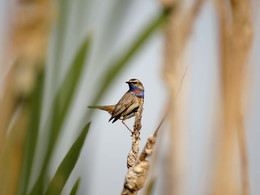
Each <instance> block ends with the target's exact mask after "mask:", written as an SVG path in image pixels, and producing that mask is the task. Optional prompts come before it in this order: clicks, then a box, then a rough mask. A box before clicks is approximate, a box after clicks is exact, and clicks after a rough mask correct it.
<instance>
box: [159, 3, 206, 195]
mask: <svg viewBox="0 0 260 195" xmlns="http://www.w3.org/2000/svg"><path fill="white" fill-rule="evenodd" d="M203 2H204V1H203V0H197V1H196V2H195V3H194V5H193V6H192V7H191V8H190V9H189V10H187V9H186V8H184V7H183V1H177V0H176V1H166V0H161V3H162V4H163V6H166V7H168V6H172V5H173V4H175V6H176V10H175V12H172V14H171V16H170V17H169V21H168V23H167V25H166V26H165V41H164V42H165V44H164V45H165V46H164V47H165V48H164V65H163V77H164V79H165V82H166V85H167V87H168V91H169V104H168V105H167V107H168V108H169V113H168V120H170V138H169V139H170V140H169V143H170V144H169V151H168V157H167V160H166V166H165V169H166V170H165V172H166V181H167V183H166V186H165V188H164V189H165V192H164V194H169V195H170V194H176V195H177V194H185V190H184V184H185V182H186V181H185V180H186V179H187V178H186V177H185V170H186V167H185V166H186V164H187V162H186V161H187V152H186V150H185V148H186V147H185V145H186V139H187V138H186V137H185V136H186V135H185V127H184V124H185V122H184V121H185V120H186V119H185V109H184V108H185V104H186V103H185V101H186V98H185V97H186V94H185V93H183V90H182V91H181V92H180V93H179V87H180V86H182V82H183V75H185V67H184V65H183V54H184V50H185V46H186V43H187V41H188V39H189V36H190V34H191V31H192V27H193V24H194V21H195V19H196V16H197V15H198V13H199V11H200V8H201V5H202V4H203ZM184 91H185V89H184Z"/></svg>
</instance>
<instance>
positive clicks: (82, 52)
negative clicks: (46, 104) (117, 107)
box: [30, 36, 91, 195]
mask: <svg viewBox="0 0 260 195" xmlns="http://www.w3.org/2000/svg"><path fill="white" fill-rule="evenodd" d="M90 42H91V36H87V37H86V38H85V40H84V41H83V43H82V44H81V46H80V47H79V49H78V51H77V52H76V55H75V57H74V60H73V61H72V65H71V67H70V69H69V70H68V72H67V74H66V76H65V78H64V80H63V82H62V84H61V86H60V88H59V89H58V91H57V95H56V96H55V98H54V102H53V106H52V110H51V112H50V114H51V115H50V117H51V127H50V129H49V130H48V131H49V132H48V134H49V135H50V137H49V140H48V141H49V143H48V144H47V152H46V156H45V158H44V163H43V167H42V169H41V172H40V176H39V177H38V179H37V181H36V183H35V185H34V187H33V189H32V191H31V192H30V194H31V195H34V194H43V184H44V181H45V176H46V170H47V167H48V164H49V161H50V158H51V155H52V153H53V150H54V147H55V145H56V142H57V139H58V136H59V135H60V132H61V128H62V124H63V122H64V119H65V117H66V116H67V113H68V110H69V107H70V105H71V102H72V100H73V97H74V94H75V91H76V88H77V86H78V82H79V79H80V77H81V73H82V72H83V68H84V64H85V62H86V60H87V57H88V54H89V48H90Z"/></svg>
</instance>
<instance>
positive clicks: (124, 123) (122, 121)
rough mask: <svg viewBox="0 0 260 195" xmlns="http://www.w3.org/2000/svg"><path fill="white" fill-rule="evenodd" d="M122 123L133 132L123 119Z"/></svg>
mask: <svg viewBox="0 0 260 195" xmlns="http://www.w3.org/2000/svg"><path fill="white" fill-rule="evenodd" d="M122 123H123V124H124V125H125V126H126V128H127V129H128V130H129V131H130V132H131V133H132V134H133V131H132V130H131V129H130V128H129V127H128V126H127V125H126V124H125V121H124V120H122Z"/></svg>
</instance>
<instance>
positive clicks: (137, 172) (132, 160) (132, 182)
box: [121, 101, 165, 195]
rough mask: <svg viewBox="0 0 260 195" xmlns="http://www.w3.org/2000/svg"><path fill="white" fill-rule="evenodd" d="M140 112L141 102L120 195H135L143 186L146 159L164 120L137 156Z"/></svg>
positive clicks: (148, 166)
mask: <svg viewBox="0 0 260 195" xmlns="http://www.w3.org/2000/svg"><path fill="white" fill-rule="evenodd" d="M142 111H143V101H142V102H141V105H140V107H139V109H138V111H137V114H136V118H135V124H134V132H133V138H132V149H131V150H130V152H129V154H128V158H127V167H128V173H127V175H126V177H125V183H124V188H123V191H122V193H121V194H122V195H135V194H137V192H138V190H140V189H141V188H142V187H143V186H144V184H145V182H146V180H147V176H148V173H149V168H150V162H149V161H148V159H147V158H148V157H149V156H151V155H152V154H153V148H154V145H155V143H156V139H157V135H158V132H159V130H160V128H161V126H162V124H163V122H164V119H165V117H164V118H163V119H162V121H161V122H160V124H159V126H158V127H157V129H156V130H155V132H154V133H153V135H151V136H150V137H149V138H148V139H147V143H146V145H145V146H144V148H143V150H142V152H141V154H140V156H139V140H140V130H141V117H142Z"/></svg>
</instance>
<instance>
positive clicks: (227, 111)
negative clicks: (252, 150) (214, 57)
mask: <svg viewBox="0 0 260 195" xmlns="http://www.w3.org/2000/svg"><path fill="white" fill-rule="evenodd" d="M217 5H218V11H219V18H220V35H221V36H220V39H221V57H222V58H221V70H222V99H223V105H222V110H223V113H222V116H223V127H222V128H221V131H220V143H221V145H220V146H219V151H218V156H217V157H218V159H217V165H216V169H215V170H216V173H215V183H214V186H213V191H212V194H216V195H218V194H221V195H229V194H241V193H243V194H244V195H248V194H250V193H249V186H248V183H249V182H248V164H247V153H246V143H245V134H244V127H243V120H244V119H243V115H244V114H243V113H244V109H243V108H242V94H243V86H244V85H243V83H244V69H245V65H246V62H247V58H248V54H249V52H250V47H251V43H252V37H253V29H252V22H251V13H252V12H251V9H250V1H249V0H237V1H232V0H231V1H225V2H224V1H217ZM229 13H231V15H230V14H229ZM230 17H232V18H230ZM237 151H239V152H237ZM238 155H240V159H241V173H242V174H241V175H242V181H243V182H242V183H243V185H242V187H241V185H240V184H241V181H240V177H239V175H238V172H239V169H240V167H238V166H234V165H235V164H237V163H236V162H237V161H238V160H239V156H238Z"/></svg>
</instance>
